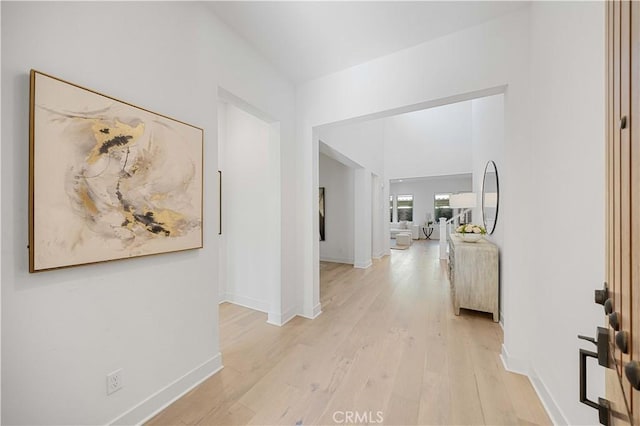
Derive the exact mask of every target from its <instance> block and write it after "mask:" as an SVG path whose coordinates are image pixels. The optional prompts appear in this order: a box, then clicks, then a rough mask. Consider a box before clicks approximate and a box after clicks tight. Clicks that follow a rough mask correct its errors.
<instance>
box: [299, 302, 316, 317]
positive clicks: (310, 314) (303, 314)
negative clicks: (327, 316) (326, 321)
mask: <svg viewBox="0 0 640 426" xmlns="http://www.w3.org/2000/svg"><path fill="white" fill-rule="evenodd" d="M321 313H322V307H321V306H320V303H318V304H317V305H316V306H314V307H313V309H312V310H311V312H303V313H301V314H298V315H300V316H301V317H303V318H307V319H315V318H317V317H318V315H320V314H321Z"/></svg>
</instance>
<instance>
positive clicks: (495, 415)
mask: <svg viewBox="0 0 640 426" xmlns="http://www.w3.org/2000/svg"><path fill="white" fill-rule="evenodd" d="M320 280H321V289H320V296H321V303H322V311H323V313H322V314H321V315H320V316H319V317H318V318H316V319H315V320H307V319H303V318H299V317H298V318H294V319H293V320H291V321H290V322H289V323H287V324H286V325H285V326H283V327H280V328H279V327H275V326H271V325H268V324H267V323H266V315H265V314H263V313H260V312H256V311H252V310H250V309H247V308H243V307H239V306H235V305H232V304H228V303H225V304H222V305H220V339H221V348H222V357H223V358H222V359H223V363H224V366H225V367H224V369H223V370H222V371H221V372H219V373H218V374H216V375H214V376H213V377H211V378H210V379H208V380H207V381H205V382H204V383H202V384H201V385H200V386H198V387H197V388H195V389H194V390H192V391H191V392H189V393H188V394H187V395H185V396H184V397H183V398H181V399H180V400H178V401H176V402H175V403H174V404H172V405H171V406H170V407H168V408H167V409H166V410H164V411H163V412H161V413H160V414H159V415H157V416H156V417H154V418H153V419H152V420H151V421H149V422H148V425H193V424H198V425H241V424H242V425H244V424H251V425H296V424H299V425H333V424H338V423H341V424H354V423H368V424H380V420H381V419H383V422H382V423H383V424H386V425H418V424H443V425H444V424H455V425H462V424H474V425H476V424H477V425H481V424H487V425H518V424H520V425H535V424H538V425H542V424H551V421H550V419H549V417H548V416H547V415H546V413H545V411H544V409H543V407H542V405H541V403H540V401H539V399H538V397H537V395H536V393H535V391H534V390H533V388H532V386H531V384H530V383H529V381H528V379H527V378H526V377H524V376H520V375H517V374H513V373H508V372H506V371H505V370H504V368H503V367H502V363H501V361H500V359H499V353H500V345H501V343H502V329H501V328H500V326H499V325H498V324H496V323H494V322H493V321H492V319H491V315H490V314H482V313H477V312H473V311H466V310H462V311H461V315H460V316H459V317H456V316H455V315H454V314H453V308H452V306H451V300H450V297H449V282H448V280H447V276H446V263H443V262H441V261H440V260H439V259H438V244H437V242H435V241H417V242H414V244H413V245H412V246H411V248H410V249H409V250H392V253H391V256H387V257H385V258H383V259H382V260H379V261H374V265H373V267H371V268H368V269H355V268H353V267H352V266H350V265H342V264H336V263H322V264H321V266H320ZM379 412H380V413H379ZM349 413H352V414H351V415H350V414H349ZM356 415H358V416H359V417H357V416H356ZM347 416H351V417H347ZM348 420H351V421H350V422H349V421H348Z"/></svg>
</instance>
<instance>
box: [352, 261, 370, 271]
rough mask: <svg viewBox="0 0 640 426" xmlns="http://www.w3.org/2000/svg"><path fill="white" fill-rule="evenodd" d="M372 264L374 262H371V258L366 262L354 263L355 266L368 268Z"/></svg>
mask: <svg viewBox="0 0 640 426" xmlns="http://www.w3.org/2000/svg"><path fill="white" fill-rule="evenodd" d="M372 265H373V262H371V259H369V260H366V261H364V262H355V263H354V264H353V267H354V268H359V269H367V268H370V267H371V266H372Z"/></svg>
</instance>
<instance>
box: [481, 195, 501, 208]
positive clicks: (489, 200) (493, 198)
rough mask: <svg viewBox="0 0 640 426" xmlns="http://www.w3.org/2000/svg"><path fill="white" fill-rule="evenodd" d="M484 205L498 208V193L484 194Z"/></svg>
mask: <svg viewBox="0 0 640 426" xmlns="http://www.w3.org/2000/svg"><path fill="white" fill-rule="evenodd" d="M484 205H485V207H496V206H497V205H498V193H497V192H487V193H486V194H484Z"/></svg>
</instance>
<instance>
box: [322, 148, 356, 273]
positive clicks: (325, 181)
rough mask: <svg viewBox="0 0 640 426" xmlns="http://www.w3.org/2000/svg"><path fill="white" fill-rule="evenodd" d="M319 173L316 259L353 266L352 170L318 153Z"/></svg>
mask: <svg viewBox="0 0 640 426" xmlns="http://www.w3.org/2000/svg"><path fill="white" fill-rule="evenodd" d="M319 171H320V180H319V182H320V186H321V187H324V188H325V193H324V196H325V241H320V260H323V261H327V262H339V263H350V264H353V243H354V233H353V230H354V223H353V221H354V217H355V216H354V212H353V208H354V205H353V201H354V194H353V188H354V181H353V176H354V172H353V169H352V168H349V167H347V166H345V165H344V164H342V163H340V162H338V161H336V160H334V159H333V158H330V157H328V156H326V155H324V154H320V168H319Z"/></svg>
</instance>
